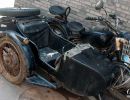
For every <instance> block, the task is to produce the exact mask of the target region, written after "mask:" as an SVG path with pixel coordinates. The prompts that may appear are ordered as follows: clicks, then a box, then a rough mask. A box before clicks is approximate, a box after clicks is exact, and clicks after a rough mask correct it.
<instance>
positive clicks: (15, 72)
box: [0, 37, 27, 84]
mask: <svg viewBox="0 0 130 100" xmlns="http://www.w3.org/2000/svg"><path fill="white" fill-rule="evenodd" d="M26 65H27V64H26V61H25V59H24V56H23V53H22V51H21V49H20V47H19V46H18V45H17V44H16V43H15V42H14V41H13V40H11V39H10V38H8V37H4V38H2V39H0V66H1V68H2V75H3V76H4V77H5V78H6V79H7V80H8V81H10V82H12V83H14V84H20V83H21V82H22V81H23V80H24V79H25V78H26V75H27V66H26Z"/></svg>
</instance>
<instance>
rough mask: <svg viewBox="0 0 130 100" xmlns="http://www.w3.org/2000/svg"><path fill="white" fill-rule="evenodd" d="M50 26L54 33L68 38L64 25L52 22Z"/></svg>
mask: <svg viewBox="0 0 130 100" xmlns="http://www.w3.org/2000/svg"><path fill="white" fill-rule="evenodd" d="M50 27H51V29H52V30H53V32H54V33H56V34H57V35H59V36H61V37H63V38H65V39H68V34H67V32H66V30H65V29H64V28H63V27H61V26H60V25H56V24H50Z"/></svg>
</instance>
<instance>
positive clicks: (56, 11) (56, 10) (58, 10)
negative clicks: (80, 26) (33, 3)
mask: <svg viewBox="0 0 130 100" xmlns="http://www.w3.org/2000/svg"><path fill="white" fill-rule="evenodd" d="M49 12H50V13H51V14H53V15H60V16H62V15H65V12H66V10H65V8H63V7H61V6H56V5H54V6H51V7H50V8H49Z"/></svg>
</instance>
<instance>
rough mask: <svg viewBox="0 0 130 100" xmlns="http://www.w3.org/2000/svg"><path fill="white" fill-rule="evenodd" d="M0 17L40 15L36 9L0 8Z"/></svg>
mask: <svg viewBox="0 0 130 100" xmlns="http://www.w3.org/2000/svg"><path fill="white" fill-rule="evenodd" d="M0 15H1V16H9V17H29V16H36V15H40V9H37V8H0Z"/></svg>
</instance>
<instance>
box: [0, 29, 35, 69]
mask: <svg viewBox="0 0 130 100" xmlns="http://www.w3.org/2000/svg"><path fill="white" fill-rule="evenodd" d="M0 36H1V37H2V36H7V37H9V38H11V39H12V40H13V41H14V42H15V43H16V44H17V45H18V46H19V47H20V48H21V51H22V52H23V56H24V57H25V60H26V62H27V65H28V69H29V71H30V70H32V69H33V68H34V65H35V60H34V56H33V53H32V50H31V48H30V46H29V45H28V44H27V42H26V43H23V39H27V38H26V37H23V36H22V35H20V34H19V33H17V32H15V31H3V32H1V35H0Z"/></svg>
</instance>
